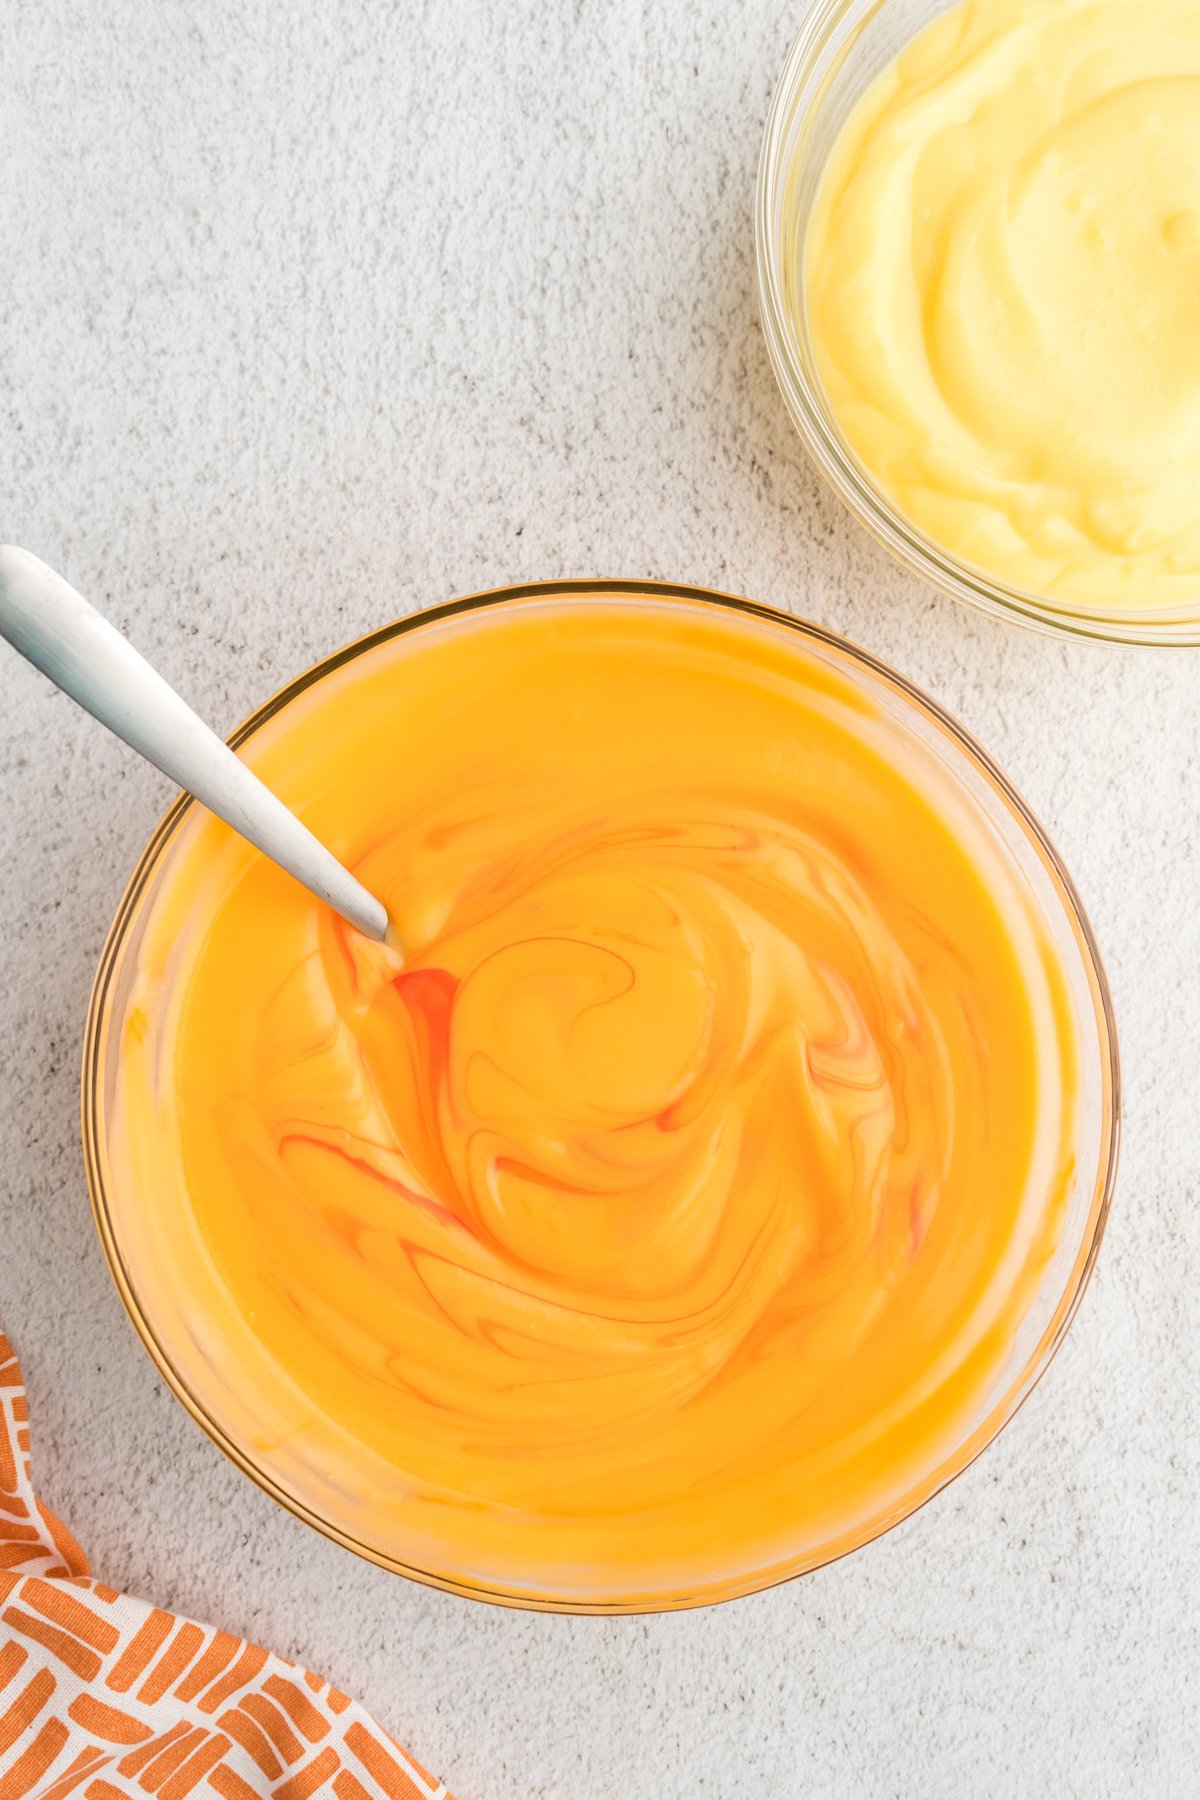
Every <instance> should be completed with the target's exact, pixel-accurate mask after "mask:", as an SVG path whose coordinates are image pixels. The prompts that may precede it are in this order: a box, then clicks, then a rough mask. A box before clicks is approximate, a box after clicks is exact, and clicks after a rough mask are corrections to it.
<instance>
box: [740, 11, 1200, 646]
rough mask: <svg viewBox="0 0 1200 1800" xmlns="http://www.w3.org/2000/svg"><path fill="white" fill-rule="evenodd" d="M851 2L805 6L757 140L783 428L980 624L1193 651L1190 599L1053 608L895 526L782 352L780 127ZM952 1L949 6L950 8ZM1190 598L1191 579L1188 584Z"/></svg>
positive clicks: (758, 218)
mask: <svg viewBox="0 0 1200 1800" xmlns="http://www.w3.org/2000/svg"><path fill="white" fill-rule="evenodd" d="M860 3H861V0H808V11H807V12H806V14H805V18H804V22H803V24H802V25H801V27H800V29H799V31H798V32H797V34H796V36H795V38H794V39H793V40H792V44H791V47H790V49H789V50H788V54H787V57H786V59H785V61H784V65H783V69H782V71H781V73H780V76H779V79H778V81H777V82H776V85H775V90H774V93H773V94H772V97H771V104H770V106H769V108H768V111H767V121H766V126H765V128H764V131H763V140H762V149H761V152H760V154H759V161H758V177H757V183H756V189H755V201H754V247H755V263H756V265H757V275H758V298H759V307H760V311H761V315H762V328H763V336H764V337H765V339H766V343H767V354H768V357H769V358H770V362H771V367H772V369H773V371H774V374H775V379H776V382H777V383H778V385H779V389H780V392H781V393H782V395H783V399H784V404H785V406H786V407H787V410H788V413H789V415H790V417H791V420H792V424H793V425H794V427H795V429H796V432H797V434H798V436H799V438H800V441H801V443H802V444H803V445H804V448H805V450H806V451H807V452H808V455H809V456H810V458H811V459H812V461H813V462H814V463H815V464H816V466H817V469H818V471H819V472H820V474H821V475H822V476H823V477H824V479H825V481H826V482H827V483H828V484H829V486H830V487H831V488H832V489H833V491H834V493H835V494H837V496H838V498H839V499H840V500H841V502H842V504H843V505H844V506H845V507H846V508H847V510H848V511H849V512H850V513H852V514H853V516H854V517H855V518H856V519H857V520H858V523H859V524H860V525H863V526H865V528H866V529H867V531H869V532H870V534H871V536H872V537H873V538H874V539H875V541H876V542H877V543H879V544H881V545H882V546H883V548H884V549H885V550H886V551H888V552H889V554H890V555H891V556H892V557H893V558H894V559H895V560H896V561H897V562H899V563H901V564H903V566H904V567H905V568H907V569H909V570H910V571H911V572H912V573H913V574H915V575H918V576H920V578H921V579H922V580H923V581H926V582H928V583H929V585H930V586H931V587H934V588H936V589H938V590H939V591H940V592H941V593H943V594H947V595H949V596H950V598H951V599H953V600H959V601H961V602H962V603H963V604H964V605H966V606H970V607H973V608H974V609H975V610H976V611H977V612H982V613H985V614H986V615H987V616H988V617H989V618H993V619H1003V620H1005V621H1007V622H1009V623H1013V622H1015V623H1017V624H1020V625H1023V626H1025V627H1027V628H1028V629H1030V630H1033V631H1038V632H1041V633H1043V634H1044V635H1046V636H1050V637H1061V638H1084V639H1087V640H1091V641H1093V642H1101V643H1115V644H1125V645H1133V646H1139V647H1147V646H1157V647H1171V648H1175V649H1187V648H1189V647H1191V648H1194V647H1196V646H1197V645H1200V591H1198V593H1197V599H1196V606H1195V612H1194V614H1191V615H1189V616H1187V617H1179V616H1178V614H1172V613H1167V612H1158V613H1153V612H1150V613H1145V614H1141V613H1121V612H1109V611H1102V610H1099V609H1097V610H1096V611H1095V612H1087V611H1084V610H1081V609H1069V608H1064V607H1056V606H1055V605H1054V604H1053V602H1052V601H1050V600H1049V599H1047V597H1046V596H1045V595H1042V594H1037V593H1035V592H1032V591H1031V590H1028V589H1022V588H1016V587H1010V586H1008V584H1007V583H1005V582H1002V581H995V580H992V579H991V577H989V576H988V575H986V574H985V573H984V572H983V571H982V570H980V569H977V568H974V567H973V566H972V565H971V564H970V563H967V562H964V561H961V560H960V559H959V558H958V557H956V556H954V555H953V554H952V553H951V552H950V551H949V550H946V549H944V548H943V547H942V546H941V545H940V544H938V543H937V542H936V540H935V539H933V538H932V537H929V536H927V535H926V534H925V533H924V532H923V531H921V530H919V529H918V527H917V526H915V525H914V524H912V523H911V522H910V521H909V520H908V519H906V518H905V516H904V515H903V513H901V512H900V511H899V510H898V509H897V508H896V507H894V506H893V505H892V503H891V502H890V501H889V500H888V499H887V497H886V496H885V495H884V494H883V492H882V491H881V490H880V489H879V488H877V487H876V485H875V483H874V482H873V481H872V480H871V478H870V477H869V476H868V475H867V473H866V471H865V470H864V469H863V468H862V466H861V465H860V464H859V462H858V460H857V458H856V457H855V456H854V455H853V453H852V452H851V451H850V449H849V448H848V446H846V445H845V444H844V443H843V441H842V438H841V434H840V433H839V432H838V430H837V428H836V426H835V425H834V423H833V419H832V416H831V413H830V410H829V406H828V404H827V402H826V400H825V397H824V395H823V394H822V392H821V389H820V386H819V384H818V383H817V381H816V380H815V378H810V376H809V374H808V372H807V370H806V369H805V368H804V367H803V364H802V362H801V360H800V359H799V358H798V357H797V356H796V355H794V353H793V350H792V334H791V331H790V329H789V327H788V324H787V307H786V304H785V300H784V293H783V269H782V259H781V256H780V254H779V244H778V241H777V240H778V233H777V230H776V225H775V197H776V195H777V193H778V191H779V187H780V183H781V180H782V179H783V177H784V176H785V174H786V172H787V168H788V162H787V160H786V157H785V151H786V150H787V147H788V127H789V125H790V124H791V122H792V115H793V112H794V110H795V109H796V107H797V105H798V101H799V97H800V95H801V93H802V91H803V89H804V87H805V86H806V85H807V84H808V82H810V81H811V80H812V79H813V77H814V76H816V75H817V74H818V72H819V71H820V65H821V58H822V56H823V55H824V53H825V52H826V50H827V49H828V47H829V45H830V43H831V42H832V41H833V39H834V37H835V34H836V33H837V31H838V28H839V26H841V25H842V23H843V21H844V20H845V19H846V17H847V15H848V14H849V13H850V12H851V10H852V9H853V8H854V7H855V6H856V5H859V4H860ZM953 3H954V0H949V4H953ZM886 4H887V0H873V4H872V5H871V6H870V9H869V11H868V12H866V13H865V14H864V16H863V18H862V19H860V20H859V21H858V22H857V23H856V25H855V26H854V28H853V31H852V33H851V35H850V36H849V38H848V39H847V41H846V43H845V44H844V45H842V46H841V47H840V50H839V62H840V61H841V60H843V59H844V58H846V57H848V56H852V55H853V53H854V45H855V42H856V41H857V39H858V37H859V36H860V35H861V33H862V31H863V29H864V28H865V25H866V23H867V21H868V20H869V19H870V18H873V17H874V16H875V14H876V13H878V12H879V10H880V9H881V8H882V7H883V6H884V5H886ZM1197 588H1198V590H1200V579H1198V581H1197Z"/></svg>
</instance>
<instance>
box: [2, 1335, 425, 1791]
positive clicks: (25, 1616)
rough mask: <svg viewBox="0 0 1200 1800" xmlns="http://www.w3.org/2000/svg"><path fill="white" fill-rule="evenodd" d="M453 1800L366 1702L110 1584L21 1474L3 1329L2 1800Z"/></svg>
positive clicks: (18, 1393)
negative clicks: (192, 1799) (188, 1798)
mask: <svg viewBox="0 0 1200 1800" xmlns="http://www.w3.org/2000/svg"><path fill="white" fill-rule="evenodd" d="M210 1789H212V1790H215V1792H216V1793H217V1794H218V1795H219V1796H220V1797H221V1800H258V1797H259V1796H266V1795H270V1796H271V1797H272V1800H308V1797H309V1796H310V1795H317V1796H318V1797H319V1800H325V1796H336V1800H450V1796H449V1795H448V1794H447V1792H446V1789H445V1788H444V1787H443V1786H442V1785H441V1783H440V1782H438V1781H435V1779H434V1778H433V1776H432V1775H429V1774H427V1773H426V1771H425V1770H424V1769H422V1768H421V1766H420V1764H419V1763H415V1762H413V1760H412V1758H411V1757H410V1756H407V1755H406V1754H405V1753H404V1751H403V1750H401V1749H400V1748H399V1746H398V1745H396V1744H395V1743H393V1741H392V1739H391V1738H389V1737H388V1736H387V1734H386V1732H384V1731H382V1730H381V1729H380V1727H379V1726H378V1725H376V1724H375V1722H374V1720H372V1719H371V1718H370V1716H369V1715H368V1714H367V1713H365V1712H364V1711H363V1709H362V1707H361V1706H359V1705H357V1704H356V1702H355V1701H353V1700H351V1699H350V1698H349V1697H348V1696H347V1695H346V1694H343V1693H341V1692H340V1691H339V1690H338V1689H337V1688H335V1687H330V1686H329V1684H328V1682H325V1681H322V1680H321V1679H320V1677H319V1676H316V1675H309V1674H306V1673H305V1672H304V1671H303V1670H302V1669H298V1668H297V1667H296V1666H295V1664H294V1663H290V1662H286V1661H285V1660H284V1658H283V1657H282V1656H273V1655H271V1653H270V1652H269V1651H266V1650H260V1649H259V1647H258V1646H257V1644H248V1643H245V1642H244V1641H243V1640H242V1639H241V1638H236V1637H233V1636H231V1634H230V1633H229V1632H227V1631H218V1630H216V1629H214V1627H213V1626H211V1625H196V1624H194V1623H193V1622H192V1620H190V1619H181V1618H178V1617H177V1616H176V1615H175V1614H174V1613H169V1612H162V1611H160V1609H159V1608H158V1607H155V1606H148V1605H147V1604H146V1602H145V1601H142V1600H131V1599H130V1598H129V1597H128V1595H124V1594H118V1593H116V1592H115V1591H114V1589H112V1588H110V1587H105V1585H104V1583H103V1582H101V1581H97V1580H96V1579H95V1578H94V1577H93V1576H92V1575H91V1574H90V1573H89V1571H88V1565H87V1559H86V1557H85V1556H84V1554H83V1552H82V1550H81V1549H80V1548H79V1546H78V1544H77V1543H76V1542H75V1540H74V1538H73V1537H72V1536H71V1534H70V1532H69V1531H67V1530H66V1529H65V1528H64V1527H63V1525H61V1524H60V1523H59V1521H58V1520H57V1519H56V1518H55V1517H54V1515H53V1514H52V1513H51V1512H50V1511H49V1509H48V1508H47V1507H45V1506H43V1505H42V1503H41V1501H40V1500H39V1499H38V1498H37V1495H36V1494H35V1493H34V1491H33V1486H32V1483H31V1480H30V1474H29V1427H28V1409H27V1406H26V1402H25V1390H24V1388H23V1386H22V1383H21V1371H20V1369H19V1368H18V1366H17V1360H16V1357H15V1355H14V1354H13V1351H12V1348H11V1346H10V1345H9V1342H8V1340H7V1338H5V1337H3V1336H2V1335H0V1800H64V1797H65V1796H66V1795H68V1794H76V1795H79V1796H81V1800H125V1797H126V1796H137V1800H146V1796H147V1795H148V1794H155V1795H157V1796H158V1800H184V1796H185V1795H189V1794H190V1795H194V1796H196V1797H197V1800H211V1795H210V1794H209V1792H208V1791H209V1790H210Z"/></svg>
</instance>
